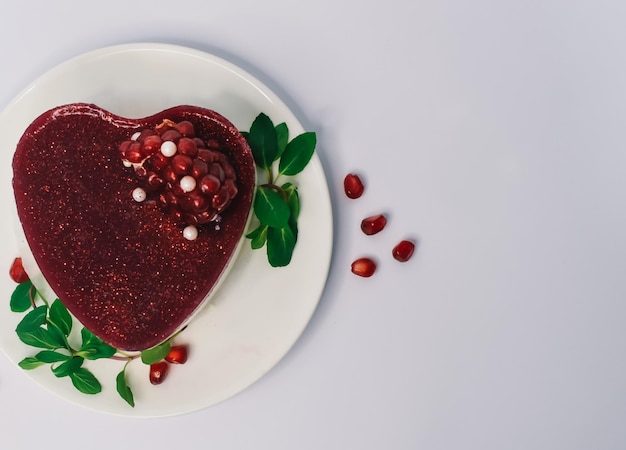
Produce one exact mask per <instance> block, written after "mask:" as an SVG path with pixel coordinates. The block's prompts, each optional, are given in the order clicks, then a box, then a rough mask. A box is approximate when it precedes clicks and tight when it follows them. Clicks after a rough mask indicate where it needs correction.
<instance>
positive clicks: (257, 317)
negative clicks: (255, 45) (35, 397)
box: [0, 44, 332, 417]
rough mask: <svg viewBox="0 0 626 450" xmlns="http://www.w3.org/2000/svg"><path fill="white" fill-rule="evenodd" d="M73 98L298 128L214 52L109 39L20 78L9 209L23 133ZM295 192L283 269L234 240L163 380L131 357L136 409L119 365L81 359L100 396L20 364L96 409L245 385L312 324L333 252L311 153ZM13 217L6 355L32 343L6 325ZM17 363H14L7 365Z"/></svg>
mask: <svg viewBox="0 0 626 450" xmlns="http://www.w3.org/2000/svg"><path fill="white" fill-rule="evenodd" d="M72 102H89V103H95V104H97V105H99V106H101V107H103V108H105V109H108V110H109V111H111V112H114V113H116V114H119V115H122V116H126V117H143V116H147V115H150V114H153V113H156V112H158V111H161V110H163V109H165V108H167V107H170V106H175V105H180V104H191V105H197V106H204V107H207V108H211V109H215V110H216V111H219V112H220V113H222V114H223V115H224V116H226V117H227V118H229V119H230V120H231V121H232V122H233V123H234V124H235V125H236V126H237V127H238V128H240V129H242V130H248V129H249V127H250V124H251V123H252V121H253V120H254V118H255V117H256V116H257V114H258V113H260V112H264V113H266V114H267V115H269V116H270V117H271V118H272V120H273V121H274V122H275V123H280V122H283V121H284V122H286V123H287V125H288V126H289V129H290V131H291V135H292V136H295V135H297V134H299V133H302V132H303V131H304V129H303V128H302V126H301V125H300V123H299V122H298V120H297V119H296V118H295V117H294V115H293V114H292V113H291V112H290V111H289V109H288V108H287V106H286V105H285V104H284V103H283V102H282V101H281V100H280V99H279V98H278V97H277V96H276V95H275V94H274V93H273V92H272V91H270V90H269V89H268V88H267V87H266V86H264V85H263V84H262V83H261V82H259V81H258V80H257V79H255V78H254V77H252V76H251V75H250V74H248V73H246V72H245V71H243V70H241V69H240V68H238V67H236V66H234V65H233V64H231V63H229V62H226V61H224V60H223V59H220V58H218V57H215V56H213V55H210V54H207V53H204V52H200V51H197V50H193V49H189V48H184V47H178V46H172V45H162V44H132V45H122V46H114V47H108V48H104V49H100V50H97V51H94V52H90V53H87V54H84V55H81V56H79V57H77V58H75V59H72V60H70V61H68V62H65V63H63V64H61V65H59V66H57V67H55V68H54V69H52V70H51V71H49V72H48V73H46V74H45V75H43V76H42V77H41V78H39V79H38V80H36V81H35V82H34V83H32V84H31V85H30V86H28V87H27V89H25V90H24V91H23V92H22V93H21V94H20V95H19V96H17V97H16V99H15V100H14V101H13V102H11V103H10V104H9V105H8V107H7V108H6V109H5V110H4V112H3V113H2V115H0V149H1V150H0V158H2V163H1V164H0V168H1V170H2V173H1V176H2V180H3V181H2V183H1V184H0V198H1V199H2V204H3V205H5V208H7V209H9V208H13V206H12V205H13V204H14V202H13V193H12V189H11V183H10V180H11V176H12V175H11V158H12V155H13V151H14V149H15V146H16V144H17V141H18V140H19V138H20V136H21V134H22V133H23V131H24V130H25V129H26V127H27V126H28V125H29V124H30V123H31V122H32V120H33V119H35V118H36V117H37V116H38V115H39V114H41V113H42V112H44V111H45V110H47V109H49V108H52V107H55V106H58V105H61V104H65V103H72ZM296 183H297V185H298V186H299V192H300V195H301V199H302V211H301V215H300V220H299V226H300V234H299V241H298V245H297V247H296V251H295V253H294V257H293V260H292V262H291V264H290V265H289V266H288V267H285V268H280V269H275V268H271V267H270V266H269V264H268V263H267V260H266V256H265V252H264V251H263V250H257V251H253V250H251V249H250V246H249V244H247V243H246V244H244V246H243V249H242V250H241V252H240V254H239V255H238V257H237V260H236V262H235V264H234V266H233V268H232V270H231V272H230V274H229V275H228V278H227V279H226V280H225V281H224V283H223V284H222V286H221V287H220V290H219V291H218V293H217V294H216V296H215V297H214V299H213V300H212V301H211V303H210V304H209V305H208V307H206V308H205V309H204V310H203V311H202V312H201V313H200V314H199V315H198V316H197V317H196V318H195V319H194V321H193V322H192V323H191V325H190V326H189V327H188V328H187V329H186V330H185V331H184V332H183V333H182V334H181V335H180V336H179V337H178V338H177V341H176V342H180V343H188V344H189V346H190V356H189V361H188V362H187V363H186V364H185V365H180V366H172V368H171V370H170V373H169V375H168V378H167V380H166V381H165V382H164V383H163V384H161V385H159V386H152V385H151V384H150V383H149V382H148V367H147V366H146V365H144V364H142V363H141V362H140V361H138V360H137V361H134V362H133V363H131V364H130V365H129V366H128V369H127V376H128V383H129V385H130V386H131V388H132V390H133V392H134V396H135V402H136V406H135V408H131V407H130V406H128V405H127V404H126V403H125V402H124V401H123V400H122V399H121V398H120V397H119V396H118V394H117V392H116V389H115V375H116V374H117V373H118V372H119V371H120V370H121V369H122V365H123V363H121V362H118V361H111V360H98V361H88V362H86V367H87V368H89V369H90V370H91V371H92V372H94V374H95V375H96V376H97V377H98V379H99V380H100V382H101V383H102V385H103V391H102V393H100V394H97V395H85V394H81V393H79V392H78V391H77V390H76V389H74V387H73V386H72V385H71V382H70V380H69V379H68V378H63V379H58V378H56V377H55V376H54V375H53V374H52V373H51V371H50V370H49V368H48V367H46V366H43V367H39V368H37V369H35V370H31V371H24V373H25V374H27V375H28V376H30V377H32V379H33V380H35V381H36V382H37V383H39V384H40V385H42V386H43V387H45V388H46V389H48V390H50V391H52V392H54V393H56V394H58V395H60V396H62V397H63V398H65V399H67V400H69V401H71V402H73V403H76V404H78V405H81V406H84V407H87V408H90V409H94V410H97V411H101V412H106V413H111V414H117V415H123V416H133V417H156V416H168V415H174V414H181V413H186V412H190V411H194V410H198V409H201V408H205V407H208V406H211V405H214V404H216V403H218V402H220V401H223V400H225V399H227V398H229V397H231V396H233V395H235V394H237V393H239V392H241V391H242V390H243V389H245V388H246V387H248V386H249V385H251V384H252V383H254V382H255V381H256V380H258V379H259V378H260V377H261V376H263V375H264V374H265V373H267V372H268V371H269V370H270V369H271V368H272V367H273V366H274V365H275V364H276V363H277V362H278V361H279V360H280V359H281V358H282V357H283V356H284V355H285V354H286V353H287V352H288V351H289V349H290V348H291V347H292V345H293V344H294V343H295V341H296V340H297V339H298V337H299V336H300V334H301V333H302V331H303V330H304V328H305V327H306V325H307V323H308V322H309V320H310V318H311V316H312V314H313V312H314V311H315V308H316V306H317V304H318V301H319V299H320V296H321V294H322V291H323V289H324V286H325V283H326V277H327V274H328V269H329V265H330V258H331V251H332V210H331V204H330V198H329V193H328V186H327V184H326V178H325V175H324V172H323V169H322V166H321V164H320V161H319V159H318V158H317V156H314V158H313V160H312V161H311V163H310V164H309V166H307V168H306V169H305V171H304V172H302V173H301V174H300V175H298V177H297V179H296ZM11 216H12V214H10V213H9V212H8V211H7V213H5V214H2V222H1V226H2V228H1V229H0V239H2V249H3V250H4V251H3V252H2V253H3V254H2V255H1V256H0V257H1V261H0V262H2V267H5V268H6V269H7V270H6V271H5V274H6V275H4V276H0V295H1V296H0V298H2V299H5V300H4V301H5V306H4V307H0V347H1V348H2V350H4V352H5V353H6V354H7V356H8V357H9V358H10V359H11V360H12V361H13V362H15V363H17V362H19V361H20V360H21V359H23V358H24V357H26V356H32V355H34V354H35V353H36V352H37V350H36V349H34V348H32V347H28V346H26V345H24V344H23V343H21V342H20V341H19V340H18V339H17V336H16V334H15V332H14V331H13V330H14V329H15V326H16V325H17V323H18V322H19V320H20V319H21V317H22V316H23V315H22V314H16V313H12V312H10V310H9V298H10V295H11V293H12V291H13V289H14V288H15V283H13V282H12V281H11V280H10V279H9V277H8V267H9V265H10V263H11V261H12V260H13V258H14V257H15V256H18V255H17V252H18V246H17V244H16V239H15V237H14V236H15V234H14V224H13V223H12V219H11ZM16 370H20V371H21V369H19V368H18V367H17V366H16Z"/></svg>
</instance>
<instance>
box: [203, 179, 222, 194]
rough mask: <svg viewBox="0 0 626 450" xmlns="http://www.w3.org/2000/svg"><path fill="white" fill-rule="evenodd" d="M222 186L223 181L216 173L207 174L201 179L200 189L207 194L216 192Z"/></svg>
mask: <svg viewBox="0 0 626 450" xmlns="http://www.w3.org/2000/svg"><path fill="white" fill-rule="evenodd" d="M220 187H222V183H221V182H220V180H219V178H217V177H215V176H214V175H211V174H209V175H205V176H204V177H202V179H201V180H200V190H201V191H202V192H203V193H205V194H215V193H217V191H219V190H220Z"/></svg>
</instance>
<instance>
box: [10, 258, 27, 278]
mask: <svg viewBox="0 0 626 450" xmlns="http://www.w3.org/2000/svg"><path fill="white" fill-rule="evenodd" d="M9 276H10V277H11V279H12V280H13V281H15V282H16V283H24V282H26V281H28V279H29V278H28V274H27V273H26V271H25V270H24V266H23V265H22V258H15V259H14V260H13V263H12V264H11V268H10V269H9Z"/></svg>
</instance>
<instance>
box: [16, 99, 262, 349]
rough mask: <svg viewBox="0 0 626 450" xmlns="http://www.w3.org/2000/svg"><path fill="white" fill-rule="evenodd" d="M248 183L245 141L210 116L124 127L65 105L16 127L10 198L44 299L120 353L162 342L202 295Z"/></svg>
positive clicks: (182, 112)
mask: <svg viewBox="0 0 626 450" xmlns="http://www.w3.org/2000/svg"><path fill="white" fill-rule="evenodd" d="M255 173H256V172H255V165H254V159H253V157H252V154H251V151H250V148H249V147H248V144H247V142H246V140H245V138H244V137H243V136H242V135H241V134H240V133H239V131H238V130H237V129H236V127H235V126H234V125H233V124H232V123H230V122H229V121H228V120H227V119H226V118H224V117H223V116H222V115H220V114H218V113H216V112H214V111H212V110H208V109H205V108H199V107H193V106H177V107H174V108H170V109H167V110H165V111H162V112H160V113H158V114H155V115H153V116H150V117H146V118H141V119H128V118H123V117H120V116H117V115H115V114H112V113H110V112H108V111H105V110H103V109H102V108H99V107H97V106H95V105H90V104H84V103H75V104H70V105H64V106H60V107H57V108H54V109H52V110H50V111H47V112H45V113H44V114H42V115H41V116H39V117H38V118H37V119H36V120H35V121H34V122H33V123H32V124H31V125H30V126H29V127H28V129H27V130H26V132H25V133H24V134H23V136H22V138H21V139H20V141H19V143H18V146H17V149H16V153H15V156H14V159H13V188H14V193H15V200H16V205H17V212H18V217H19V220H20V222H21V224H22V228H23V231H24V235H25V237H26V241H27V243H28V246H29V248H30V251H31V253H32V256H33V257H34V260H35V262H36V264H37V266H38V268H39V270H40V271H41V273H42V275H43V277H44V278H45V280H46V282H47V283H48V284H49V286H50V287H51V289H52V290H53V291H54V293H55V294H56V295H57V296H58V297H59V299H60V300H61V301H62V302H63V303H64V304H65V306H66V307H67V308H68V309H69V310H70V312H72V314H74V316H75V317H76V318H77V319H78V320H79V321H80V322H81V323H82V324H83V325H84V326H85V327H86V328H88V329H89V330H91V331H92V332H93V333H94V334H96V335H97V336H99V337H100V338H101V339H102V340H104V341H105V342H106V343H108V344H110V345H112V346H113V347H116V348H118V349H121V350H129V351H130V350H144V349H147V348H151V347H153V346H155V345H157V344H159V343H161V342H163V341H164V340H166V339H168V338H169V337H171V336H172V335H173V334H174V333H175V332H176V331H178V330H180V329H181V328H182V327H183V326H184V325H185V324H186V323H187V322H188V321H189V319H190V318H191V317H192V316H193V315H194V313H195V312H197V311H198V310H199V308H200V307H201V306H202V305H203V304H204V302H205V301H206V299H207V298H208V297H209V294H211V293H212V291H213V290H214V287H215V286H216V285H217V284H218V282H219V281H220V278H221V277H222V276H223V275H224V273H225V270H226V268H227V267H228V265H229V263H231V262H232V260H233V255H234V254H236V252H237V249H238V248H239V244H240V242H241V240H242V236H243V233H244V232H245V227H246V224H247V221H248V217H249V214H250V207H251V203H252V198H253V193H254V188H255V183H256V178H255Z"/></svg>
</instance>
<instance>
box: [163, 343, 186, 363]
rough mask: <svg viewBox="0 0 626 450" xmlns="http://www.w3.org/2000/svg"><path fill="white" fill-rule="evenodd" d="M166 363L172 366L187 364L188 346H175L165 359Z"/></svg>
mask: <svg viewBox="0 0 626 450" xmlns="http://www.w3.org/2000/svg"><path fill="white" fill-rule="evenodd" d="M165 361H167V362H169V363H172V364H185V363H186V362H187V346H186V345H175V346H173V347H172V348H171V349H170V352H169V353H168V354H167V356H166V357H165Z"/></svg>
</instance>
